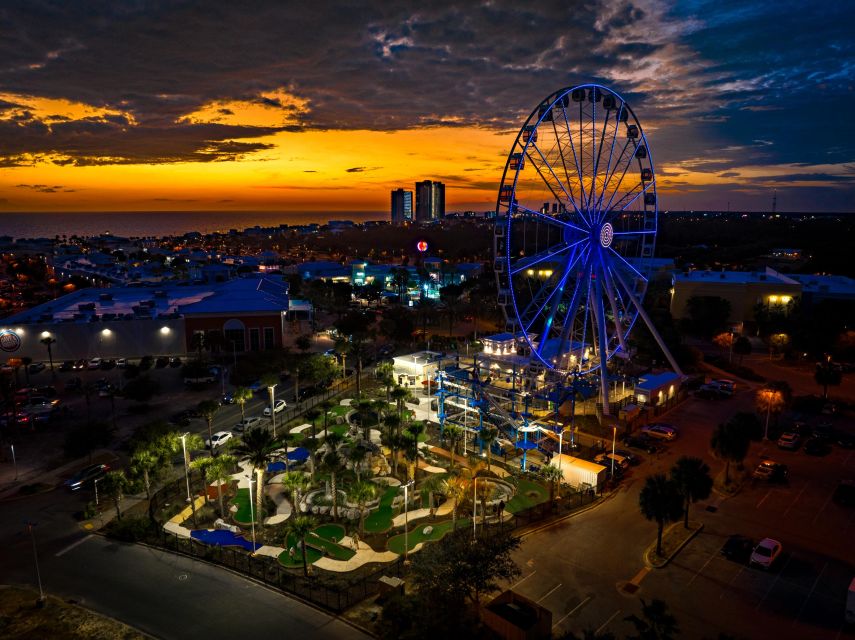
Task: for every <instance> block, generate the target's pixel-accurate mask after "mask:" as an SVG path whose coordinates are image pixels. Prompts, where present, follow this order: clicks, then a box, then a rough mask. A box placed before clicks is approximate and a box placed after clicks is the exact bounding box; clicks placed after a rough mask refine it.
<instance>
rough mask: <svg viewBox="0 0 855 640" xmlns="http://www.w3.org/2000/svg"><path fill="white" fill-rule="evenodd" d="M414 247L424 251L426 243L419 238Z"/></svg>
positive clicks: (426, 247) (426, 246) (426, 248)
mask: <svg viewBox="0 0 855 640" xmlns="http://www.w3.org/2000/svg"><path fill="white" fill-rule="evenodd" d="M416 249H418V250H419V251H420V252H421V253H424V252H425V251H427V250H428V243H427V242H425V241H424V240H419V241H418V243H416Z"/></svg>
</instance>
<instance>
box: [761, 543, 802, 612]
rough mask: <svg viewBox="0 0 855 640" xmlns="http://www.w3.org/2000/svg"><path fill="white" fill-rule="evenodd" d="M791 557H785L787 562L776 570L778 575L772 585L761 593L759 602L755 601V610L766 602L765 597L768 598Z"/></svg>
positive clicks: (788, 564)
mask: <svg viewBox="0 0 855 640" xmlns="http://www.w3.org/2000/svg"><path fill="white" fill-rule="evenodd" d="M792 559H793V556H790V557H789V558H787V564H785V565H784V566H783V567H781V569H780V570H779V571H778V575H776V576H775V579H774V580H773V581H772V585H771V586H770V587H769V588H768V589H767V590H766V593H764V594H763V598H762V599H761V600H760V602H758V603H757V606H756V607H755V610H756V611H759V610H760V607H761V606H763V603H764V602H766V598H768V597H769V594H770V593H772V589H774V588H775V585H776V584H778V580H780V579H781V576H782V575H783V573H784V571H785V570H786V568H787V567H789V566H790V561H791V560H792Z"/></svg>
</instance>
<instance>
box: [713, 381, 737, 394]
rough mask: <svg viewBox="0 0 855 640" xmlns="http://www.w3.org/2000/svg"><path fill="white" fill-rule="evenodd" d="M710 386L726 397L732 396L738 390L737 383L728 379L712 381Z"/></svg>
mask: <svg viewBox="0 0 855 640" xmlns="http://www.w3.org/2000/svg"><path fill="white" fill-rule="evenodd" d="M709 384H710V386H712V387H715V388H716V389H718V390H719V393H721V394H722V395H725V396H732V395H733V392H734V391H735V390H736V383H735V382H734V381H733V380H728V379H727V378H718V379H716V380H710V382H709Z"/></svg>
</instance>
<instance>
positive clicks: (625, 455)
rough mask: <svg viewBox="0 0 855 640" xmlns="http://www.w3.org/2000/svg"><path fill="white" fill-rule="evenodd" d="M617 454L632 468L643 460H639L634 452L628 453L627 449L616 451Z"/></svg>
mask: <svg viewBox="0 0 855 640" xmlns="http://www.w3.org/2000/svg"><path fill="white" fill-rule="evenodd" d="M615 453H616V454H617V455H619V456H621V457H623V458H624V459H625V460H626V461H627V462H628V463H629V464H631V465H632V466H635V465H637V464H638V463H640V462H641V460H639V459H638V456H637V455H636V454H634V453H633V452H632V451H627V450H626V449H615Z"/></svg>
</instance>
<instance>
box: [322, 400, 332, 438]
mask: <svg viewBox="0 0 855 640" xmlns="http://www.w3.org/2000/svg"><path fill="white" fill-rule="evenodd" d="M319 406H320V408H321V413H323V414H324V438H326V437H327V427H328V426H329V421H330V411H331V410H332V408H333V407H334V406H335V403H334V402H333V401H332V400H324V401H323V402H321V404H320V405H319Z"/></svg>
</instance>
